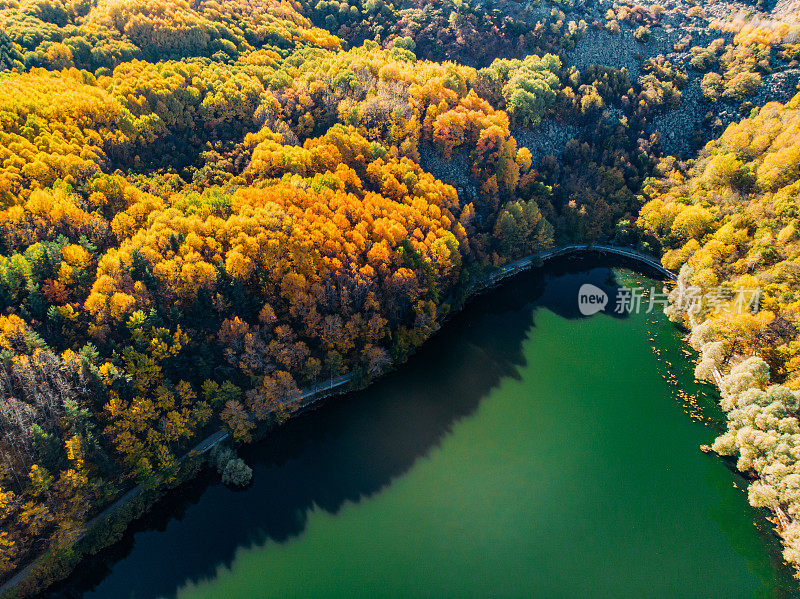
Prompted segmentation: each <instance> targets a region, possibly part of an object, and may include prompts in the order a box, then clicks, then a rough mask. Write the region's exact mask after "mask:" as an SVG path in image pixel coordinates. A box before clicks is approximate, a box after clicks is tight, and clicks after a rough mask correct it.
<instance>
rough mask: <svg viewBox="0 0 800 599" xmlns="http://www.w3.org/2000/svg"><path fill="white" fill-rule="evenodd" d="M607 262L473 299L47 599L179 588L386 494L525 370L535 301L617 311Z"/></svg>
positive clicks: (529, 276)
mask: <svg viewBox="0 0 800 599" xmlns="http://www.w3.org/2000/svg"><path fill="white" fill-rule="evenodd" d="M600 264H603V265H604V266H600ZM608 264H609V261H608V260H607V259H602V262H599V261H598V259H593V258H580V259H575V258H573V259H571V260H569V259H561V260H559V261H557V262H556V261H554V262H552V263H549V264H548V266H547V267H546V268H543V269H539V270H537V271H534V272H532V273H526V274H523V275H520V276H518V277H516V278H514V279H513V280H510V281H508V282H506V283H504V284H503V285H502V286H501V287H500V288H499V289H497V290H495V291H492V292H490V293H487V294H485V295H483V296H481V297H478V298H476V299H474V300H473V301H471V302H470V303H469V305H468V306H467V308H466V309H465V310H464V311H463V312H462V313H460V314H458V315H456V316H455V317H454V318H453V319H452V321H451V322H449V323H448V324H447V325H446V326H445V327H443V329H442V331H441V332H440V333H439V334H438V335H436V336H435V337H434V338H433V339H431V340H430V341H429V342H428V343H427V344H426V345H425V346H424V347H423V348H421V349H420V351H419V352H418V353H417V354H416V355H415V356H413V357H412V358H411V359H410V360H409V361H408V363H407V364H405V365H403V366H402V367H401V368H399V369H398V370H397V371H396V372H394V373H391V374H389V375H387V376H386V377H384V378H383V379H381V380H380V381H378V382H376V383H375V384H373V385H372V386H370V387H369V388H368V389H366V390H364V391H361V392H357V393H352V394H349V395H347V396H345V397H341V398H338V399H334V400H331V401H329V402H328V403H327V404H326V405H324V406H322V407H320V408H319V409H317V410H316V411H313V412H309V413H307V414H305V415H302V416H300V417H298V418H296V419H294V420H292V421H290V422H289V423H287V424H286V425H284V426H283V427H282V428H281V429H279V430H277V431H275V432H274V433H273V434H272V435H271V436H270V437H269V438H268V439H266V440H264V441H262V442H260V443H258V444H256V445H255V446H253V447H248V448H245V449H243V450H242V451H241V454H242V456H243V457H244V459H245V461H246V462H248V463H249V464H250V465H251V466H252V467H253V470H254V473H253V483H252V485H251V486H250V487H249V488H247V489H245V490H242V491H231V490H229V489H227V488H225V487H223V486H222V485H221V484H220V483H219V482H218V477H216V476H214V475H212V474H210V473H206V474H204V475H202V476H200V477H199V478H198V479H196V480H195V481H193V482H191V483H189V484H187V485H185V486H183V487H181V488H180V489H178V490H177V491H176V492H175V493H173V494H171V495H170V496H168V497H167V498H166V499H165V500H163V501H162V502H161V503H160V504H159V505H158V506H157V508H156V509H155V510H154V511H153V512H151V513H150V514H149V515H148V516H147V517H146V518H144V519H143V520H142V521H140V522H137V523H135V524H134V525H133V526H131V528H130V529H129V530H128V532H127V533H126V534H125V536H124V537H123V539H122V540H121V541H120V542H119V543H118V544H117V545H116V546H114V547H112V548H110V549H109V550H106V551H104V552H101V554H100V555H98V556H95V557H94V558H92V559H89V560H86V562H85V563H84V564H82V565H81V567H80V568H79V570H78V572H77V573H75V574H73V576H72V577H71V578H70V579H69V580H68V581H67V582H66V583H64V584H62V585H60V586H59V588H58V589H56V590H54V591H53V592H52V593H51V595H50V597H59V598H62V597H63V598H66V597H70V598H72V597H83V596H87V597H114V598H123V597H136V598H137V599H150V598H155V597H172V596H175V594H176V592H177V590H178V589H179V588H180V587H182V586H183V585H184V584H185V583H186V582H187V581H190V580H191V581H200V580H203V579H207V578H213V577H214V576H215V573H216V571H217V568H218V567H220V566H221V565H224V566H230V564H231V562H232V561H233V559H234V557H235V554H236V551H237V550H238V549H239V548H242V547H248V546H253V545H255V546H258V545H262V544H264V543H265V542H266V541H268V540H270V541H273V542H278V543H281V542H285V541H287V540H288V539H290V538H292V537H294V536H297V535H299V534H301V533H302V532H303V531H304V529H305V525H306V520H307V515H308V513H309V511H310V510H312V509H314V508H315V507H316V508H317V509H323V510H326V511H328V512H331V513H336V512H338V511H339V510H340V509H341V507H342V505H343V504H344V503H345V502H346V501H351V502H358V501H360V500H361V499H363V498H367V497H369V496H371V495H374V494H376V493H378V492H380V491H381V490H382V489H383V488H384V487H386V486H387V485H389V484H391V482H392V481H393V480H394V479H396V478H398V477H400V476H402V475H403V474H404V473H406V472H407V471H409V470H410V469H411V468H412V466H413V465H414V463H415V462H416V461H417V460H418V459H419V458H421V457H423V456H425V455H426V454H428V453H429V452H430V451H431V450H432V449H433V448H435V447H437V446H438V445H439V444H440V443H441V441H442V439H443V438H444V437H445V436H446V435H447V434H448V433H449V432H450V431H451V430H452V427H453V425H454V424H455V423H456V422H457V421H458V420H460V419H461V418H464V417H465V416H468V415H469V414H471V413H473V412H474V411H475V410H476V408H477V407H478V405H479V404H480V402H481V400H482V399H483V398H484V397H485V396H486V395H487V394H488V393H489V392H490V390H491V389H492V388H494V387H495V386H497V385H498V383H499V382H500V380H501V379H502V378H504V377H516V376H518V372H519V370H520V368H521V367H522V366H524V362H525V358H524V356H523V353H522V344H523V341H524V340H525V338H526V337H527V335H528V334H529V331H530V329H531V327H532V326H533V324H534V322H533V321H534V314H535V310H534V308H536V307H544V308H547V309H549V310H552V311H553V312H555V313H557V314H559V315H561V316H563V317H565V318H579V317H581V316H580V314H579V312H578V309H577V290H578V288H579V287H580V285H581V284H583V283H586V282H590V283H592V284H594V285H596V286H598V287H601V288H603V289H605V290H606V292H607V293H608V294H609V298H610V303H611V305H612V310H613V303H614V298H615V296H616V288H617V284H616V282H615V281H614V277H613V273H612V271H611V270H610V268H609V267H608V266H607V265H608ZM554 359H555V356H554Z"/></svg>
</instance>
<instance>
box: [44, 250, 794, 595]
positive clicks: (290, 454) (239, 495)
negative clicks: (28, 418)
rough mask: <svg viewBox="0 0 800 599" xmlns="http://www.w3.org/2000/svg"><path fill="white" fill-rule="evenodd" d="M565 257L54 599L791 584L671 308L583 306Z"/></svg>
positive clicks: (580, 591) (173, 504)
mask: <svg viewBox="0 0 800 599" xmlns="http://www.w3.org/2000/svg"><path fill="white" fill-rule="evenodd" d="M607 264H608V262H607V261H604V262H603V263H598V262H596V261H592V260H591V259H586V258H581V259H572V260H559V261H554V262H553V263H552V264H549V265H548V267H547V268H545V269H540V270H539V271H537V272H534V273H529V274H526V275H522V276H519V277H517V278H515V279H513V280H511V281H509V282H507V283H505V284H504V285H503V286H502V287H501V288H499V289H497V290H495V291H492V292H491V293H488V294H486V295H484V296H482V297H480V298H477V299H476V300H474V301H473V302H471V303H470V304H469V306H468V307H467V309H465V310H464V311H463V312H462V313H461V314H459V315H457V316H456V317H454V318H453V319H452V320H451V321H450V322H449V323H448V324H447V325H445V326H444V327H443V329H442V331H441V332H440V333H439V334H438V335H437V336H436V337H435V338H434V339H432V340H431V341H430V342H429V343H428V344H427V345H425V346H424V347H423V348H422V349H421V350H420V351H419V352H418V353H417V354H416V355H415V356H414V357H413V358H412V359H411V360H409V362H408V363H407V364H405V365H403V366H402V367H400V368H399V369H398V370H397V371H396V372H394V373H392V374H390V375H388V376H387V377H385V378H384V379H382V380H380V381H378V382H376V383H375V384H374V385H372V386H371V387H369V388H368V389H366V390H365V391H362V392H359V393H353V394H350V395H348V396H345V397H341V398H338V399H333V400H331V401H329V402H328V403H327V404H325V405H323V406H321V407H320V408H319V409H317V410H316V411H314V412H311V413H308V414H305V415H302V416H300V417H298V418H296V419H294V420H293V421H290V422H289V423H287V425H285V426H284V427H282V428H281V429H280V430H278V431H276V432H275V433H274V434H273V435H271V436H270V438H269V439H268V440H266V441H265V442H262V443H260V444H258V445H257V446H254V447H250V448H247V449H245V450H244V451H243V452H242V455H243V457H244V458H245V460H246V461H247V462H248V463H249V464H251V465H252V466H253V469H254V480H253V484H252V485H251V486H250V487H249V488H247V489H245V490H243V491H232V490H229V489H227V488H225V487H223V486H222V485H221V484H219V483H218V482H217V481H216V479H215V478H214V477H213V476H211V475H210V474H208V475H206V476H204V477H201V479H199V480H197V481H196V482H194V483H192V484H191V485H189V486H188V487H186V488H183V489H181V490H180V492H179V493H175V494H174V495H172V496H170V497H169V498H168V500H166V501H165V502H163V503H162V504H161V505H160V506H159V508H158V509H157V510H156V511H155V512H154V513H152V514H151V515H150V516H148V518H146V519H145V520H144V521H142V522H140V523H138V524H136V525H135V526H134V527H133V528H131V530H130V531H129V533H128V534H127V535H126V537H125V539H124V540H123V541H122V542H121V543H120V544H119V545H118V546H116V547H115V548H113V549H112V550H110V551H107V552H104V553H102V554H101V555H99V556H97V557H96V558H94V559H93V560H92V561H90V562H87V563H86V564H85V566H84V567H83V568H81V569H80V571H79V572H78V573H76V574H74V575H73V576H72V578H71V579H70V580H68V581H67V582H66V583H65V584H63V585H61V586H60V587H59V588H58V589H56V590H55V591H53V592H52V594H51V597H87V598H88V597H91V598H96V597H114V598H126V597H130V598H136V599H150V598H156V597H170V598H172V597H178V598H181V599H194V598H200V597H202V598H223V597H224V598H226V599H229V598H230V599H238V598H255V597H380V596H395V597H414V596H418V597H422V596H431V597H435V596H442V597H445V596H457V597H487V596H492V597H537V598H546V599H549V598H561V597H565V598H566V597H609V598H611V597H614V598H620V597H631V598H643V597H654V598H662V597H664V598H666V597H669V598H673V597H681V598H683V597H686V598H689V597H698V598H700V597H702V598H712V597H792V596H796V595H797V583H796V582H794V581H793V580H792V579H791V577H790V576H789V573H788V571H787V569H786V566H785V565H784V563H783V562H782V560H781V559H780V547H779V544H778V543H777V541H776V539H775V538H774V536H773V535H772V533H771V531H770V525H769V523H768V522H766V520H765V518H764V515H763V513H761V512H759V511H757V510H754V509H752V508H751V507H750V506H749V505H748V504H747V500H746V495H745V493H744V492H743V489H744V487H745V485H746V481H744V480H743V479H742V478H741V477H739V476H738V475H737V474H736V473H734V472H732V471H731V469H730V468H729V467H728V465H727V464H725V463H724V462H723V461H722V460H721V459H720V458H718V457H717V456H714V455H707V454H704V453H702V452H701V451H700V449H699V446H700V445H701V444H704V443H710V442H711V441H712V440H713V438H714V437H715V436H716V434H717V433H718V432H719V431H720V430H721V427H722V426H723V422H724V420H723V415H722V413H721V412H720V411H719V409H718V407H717V406H716V400H715V392H714V390H713V389H712V388H710V387H707V386H701V385H697V384H696V383H695V382H694V381H693V376H692V367H693V366H692V359H693V355H692V354H691V353H690V352H689V351H688V350H687V349H686V347H685V345H684V344H683V342H682V340H681V333H680V331H678V330H676V329H675V327H674V326H673V325H672V324H671V323H669V321H668V320H667V319H666V318H665V317H664V316H663V314H660V313H655V312H654V313H650V314H645V313H640V314H629V315H609V314H597V315H594V316H591V317H588V318H585V317H581V316H580V314H579V313H578V304H577V294H578V288H579V287H580V286H581V285H582V284H583V283H592V284H594V285H596V286H598V287H601V288H603V289H605V290H606V292H607V293H608V294H609V296H610V298H611V303H612V304H613V302H614V299H613V298H614V297H615V296H616V290H617V288H618V286H619V285H621V284H627V285H638V286H644V287H650V285H651V284H653V282H652V281H651V280H649V279H646V278H645V277H643V276H640V275H636V274H633V273H631V272H630V271H627V270H624V269H619V268H616V269H612V268H610V267H609V266H607Z"/></svg>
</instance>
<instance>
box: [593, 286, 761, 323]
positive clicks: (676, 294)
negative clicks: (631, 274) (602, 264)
mask: <svg viewBox="0 0 800 599" xmlns="http://www.w3.org/2000/svg"><path fill="white" fill-rule="evenodd" d="M760 302H761V289H760V288H758V287H737V288H734V289H730V288H728V287H724V286H718V287H714V288H711V289H709V290H708V291H706V292H703V290H702V289H701V288H700V287H698V286H696V285H691V286H684V285H679V286H678V287H676V288H675V289H674V290H673V291H672V292H669V291H668V290H667V289H666V288H662V289H658V288H657V287H650V288H645V287H620V288H619V289H618V290H617V296H616V298H615V303H614V306H613V311H614V313H616V314H631V313H639V312H645V313H646V314H649V313H651V312H652V311H653V310H655V309H656V308H659V309H660V310H661V311H663V310H664V308H666V307H667V306H668V305H670V304H672V305H673V306H674V307H675V308H677V309H678V310H681V311H683V312H686V313H687V314H690V315H696V314H699V313H700V312H701V311H706V312H727V313H734V314H743V313H745V312H749V313H751V314H755V313H756V312H758V310H759V305H760ZM606 305H608V295H607V294H606V292H605V291H603V290H602V289H600V288H599V287H596V286H594V285H591V284H589V283H586V284H584V285H582V286H581V288H580V290H579V291H578V308H579V310H580V312H581V314H583V315H584V316H591V315H592V314H596V313H598V312H601V311H603V310H605V309H606ZM609 310H611V306H609Z"/></svg>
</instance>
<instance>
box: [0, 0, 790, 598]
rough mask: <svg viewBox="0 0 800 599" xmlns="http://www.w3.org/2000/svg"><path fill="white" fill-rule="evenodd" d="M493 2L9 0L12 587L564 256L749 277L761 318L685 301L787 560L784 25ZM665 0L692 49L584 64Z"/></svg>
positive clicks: (704, 278)
mask: <svg viewBox="0 0 800 599" xmlns="http://www.w3.org/2000/svg"><path fill="white" fill-rule="evenodd" d="M507 4H508V6H506V5H504V6H503V10H499V9H497V8H490V7H489V6H488V5H484V4H481V3H471V2H469V1H468V0H446V1H436V2H433V3H422V2H416V1H408V2H403V3H400V2H386V1H385V0H366V1H365V2H362V1H361V0H349V1H347V2H345V1H342V2H337V1H336V0H331V1H327V0H321V1H320V2H317V3H314V2H307V1H306V0H300V1H297V0H280V1H278V0H193V1H192V2H187V1H185V0H155V1H150V2H143V1H142V0H22V1H19V0H0V308H1V314H0V357H1V358H2V364H3V367H2V369H0V384H1V385H2V397H1V398H0V428H1V429H2V438H0V456H2V460H0V524H1V525H2V527H1V528H0V578H2V579H8V578H10V577H11V576H13V575H14V573H15V572H18V571H19V570H20V569H21V568H23V567H25V566H26V565H28V564H30V563H31V562H32V561H33V560H34V559H35V558H38V560H37V561H36V564H37V568H36V569H35V572H34V574H33V575H32V576H31V577H29V580H28V581H26V586H25V588H19V589H17V590H18V592H19V594H20V595H24V594H26V593H28V594H31V593H35V592H36V591H37V590H39V589H42V588H45V587H46V586H47V585H48V584H50V583H52V582H53V581H55V580H58V579H59V578H62V577H63V576H65V575H66V574H67V573H68V572H69V570H70V569H72V568H73V567H74V566H75V564H76V563H77V562H78V561H79V559H80V557H81V555H82V554H83V553H87V552H92V551H95V550H97V549H99V548H100V547H101V546H102V545H103V544H107V543H108V542H110V540H109V539H96V538H95V537H93V536H91V535H90V536H89V537H88V538H87V537H86V536H85V535H86V532H87V526H88V524H89V523H91V522H92V519H93V518H94V517H95V516H96V515H97V514H99V513H101V512H102V510H103V509H104V508H106V507H107V506H109V505H111V504H112V503H113V502H114V501H115V500H117V499H118V498H119V497H121V496H123V495H124V494H125V493H126V492H128V491H129V490H130V489H132V488H134V487H137V486H139V487H141V488H143V489H145V490H146V491H148V492H150V491H152V492H153V493H154V495H153V496H156V494H157V492H158V491H159V490H163V489H166V488H169V487H171V486H174V485H176V484H178V483H179V482H180V481H182V480H184V479H185V477H186V476H187V474H186V472H185V471H186V470H187V463H188V462H187V461H185V460H184V456H185V455H186V453H187V452H188V451H189V449H191V448H192V447H193V446H194V445H195V444H196V443H197V442H198V441H199V440H200V439H202V438H204V437H205V436H207V435H208V434H210V433H212V432H214V431H217V430H224V431H226V432H228V433H229V434H230V435H231V437H232V439H233V440H234V442H235V443H247V442H252V441H254V440H257V439H259V438H261V437H263V436H264V435H265V434H267V432H268V431H269V429H270V428H271V427H274V426H276V425H279V424H280V423H282V422H283V421H285V420H286V419H287V418H288V417H289V416H290V415H291V414H292V413H293V412H294V411H295V410H296V409H297V408H298V398H299V396H300V393H301V389H307V388H313V387H314V386H316V385H318V384H319V383H320V382H322V381H325V380H329V381H332V380H333V379H334V378H336V377H339V376H341V375H343V374H348V375H350V376H351V377H352V381H353V384H354V386H356V387H358V386H363V385H366V384H367V383H368V382H369V381H370V380H372V379H374V378H375V377H377V376H379V375H380V374H381V373H384V372H386V371H388V370H389V369H391V368H393V367H394V366H396V365H398V364H400V363H402V362H403V361H404V360H405V359H406V358H407V357H408V356H409V355H410V354H411V353H413V352H414V350H415V349H416V348H417V347H419V346H420V345H421V344H422V343H424V342H425V340H426V339H427V338H429V337H430V335H431V334H433V333H434V332H435V331H436V330H437V328H438V327H439V325H440V324H441V323H442V321H443V319H444V318H445V317H446V316H447V314H448V313H449V312H451V311H452V310H454V309H458V308H459V307H460V306H461V305H462V304H463V302H464V301H465V299H466V298H467V297H468V296H469V294H470V292H471V290H472V289H473V288H474V286H475V285H476V284H478V283H479V282H480V281H481V280H482V279H483V278H484V277H485V276H486V275H487V274H488V273H490V272H492V271H493V270H494V269H496V268H498V267H500V266H502V265H504V264H506V263H508V262H510V261H513V260H515V259H518V258H521V257H523V256H527V255H530V254H533V253H536V252H538V251H541V250H544V249H547V248H550V247H553V246H554V245H558V244H559V243H566V242H570V241H587V242H594V241H604V242H608V243H616V244H623V245H630V246H636V247H638V248H639V249H640V250H641V251H645V252H650V253H653V254H658V255H660V256H662V257H663V264H664V265H665V266H666V267H667V268H670V269H674V270H676V271H677V270H678V269H681V284H684V285H693V286H699V287H700V288H702V289H704V290H709V289H711V288H716V287H719V286H724V287H726V288H727V289H735V288H738V287H741V286H751V287H760V288H761V289H763V291H764V295H763V298H762V309H761V310H760V311H759V312H757V313H756V314H751V313H743V314H735V315H734V314H731V313H730V312H727V311H724V310H714V309H712V308H711V307H710V306H703V308H702V310H701V311H700V312H699V313H698V314H683V313H681V312H680V310H678V309H675V310H674V311H673V314H672V316H673V317H674V318H675V319H676V320H683V321H684V322H685V323H686V324H687V325H688V326H689V327H691V328H692V344H693V345H694V346H695V347H696V348H697V349H698V350H699V351H700V352H701V361H700V363H699V365H698V372H697V376H698V378H701V379H705V380H712V381H713V376H712V374H711V373H712V371H713V370H714V369H719V370H721V371H722V372H723V373H725V379H724V383H723V389H722V390H723V406H724V407H725V408H726V410H727V411H728V412H729V431H728V432H726V433H725V434H724V435H723V436H722V437H720V439H719V440H718V442H717V444H716V445H715V448H716V449H717V450H718V451H719V452H720V453H723V454H726V455H731V454H737V453H738V454H739V455H740V456H741V457H740V458H739V462H738V465H739V468H740V469H742V470H743V471H745V472H750V473H753V474H754V475H757V476H758V477H759V478H758V481H757V482H754V483H753V484H752V485H751V488H750V498H751V502H753V503H754V505H758V506H762V507H768V508H771V509H780V510H783V511H785V513H786V514H788V516H789V517H790V518H791V519H792V523H791V526H790V527H789V528H788V529H784V530H782V531H781V534H782V535H783V538H784V540H785V542H786V544H787V550H786V558H787V560H788V561H789V562H790V563H792V564H794V565H795V566H797V567H800V524H797V525H795V524H794V518H796V517H798V516H800V482H798V481H800V462H799V460H800V449H796V447H800V445H797V444H798V443H800V423H798V419H797V410H798V408H800V395H798V393H800V391H799V390H800V342H798V340H797V330H796V326H795V325H796V322H797V318H798V317H797V310H798V306H800V295H798V296H796V295H795V294H798V293H800V291H798V282H800V262H798V254H799V253H800V241H798V239H800V230H799V229H800V222H798V219H800V213H799V212H798V207H797V200H796V198H797V193H798V189H800V145H798V144H800V142H798V141H797V131H798V129H800V96H798V97H796V98H794V99H792V100H791V101H788V102H785V103H783V104H781V103H778V102H766V101H765V100H770V99H774V98H769V97H765V96H764V93H766V92H765V91H764V90H765V88H766V84H765V81H767V80H768V78H769V77H770V76H771V75H772V74H773V73H776V72H777V73H780V72H782V70H785V69H789V70H791V69H795V68H796V67H797V65H798V59H800V46H799V45H798V44H797V43H795V42H794V41H792V40H796V32H797V28H794V29H791V28H790V27H789V25H787V24H786V23H784V22H782V21H765V20H762V21H761V22H760V23H759V24H758V25H752V24H743V23H738V24H737V23H730V22H728V23H722V22H718V23H711V21H712V19H711V17H710V16H709V15H706V14H705V13H704V12H703V11H702V9H700V7H699V6H696V7H694V8H693V9H691V10H684V9H685V7H684V6H682V5H678V6H670V7H668V8H665V6H662V5H660V4H649V5H639V4H634V3H633V2H620V3H616V4H613V5H611V4H603V3H577V2H552V3H549V2H538V1H537V2H534V3H524V4H517V3H507ZM510 4H514V6H510ZM695 9H696V10H695ZM669 15H672V17H669V18H674V19H680V20H682V21H681V22H684V23H687V24H694V26H698V27H699V26H700V25H702V26H703V27H709V30H710V31H712V33H713V35H712V36H711V39H710V41H708V42H707V43H703V44H699V45H692V44H691V40H686V39H684V38H683V37H682V38H681V39H680V40H678V41H676V43H674V44H671V47H670V48H669V52H659V53H657V54H654V55H651V56H646V57H644V56H642V57H641V61H640V64H638V65H637V66H636V68H635V69H633V68H629V67H628V66H625V65H622V66H613V65H608V64H600V63H597V64H595V63H592V64H588V65H582V64H580V65H576V63H575V61H574V60H573V59H572V58H571V56H572V54H570V53H571V52H579V51H580V48H581V46H580V44H581V43H583V42H582V40H584V38H587V37H590V36H591V35H595V36H597V35H602V36H610V38H611V39H615V38H614V36H621V35H623V34H624V33H625V32H626V31H627V32H628V33H630V35H631V36H632V39H635V42H634V43H636V44H639V45H640V46H641V48H645V45H646V44H647V43H648V40H650V39H651V36H653V35H654V34H655V33H656V32H657V31H659V30H661V29H666V28H667V27H668V25H667V24H666V22H665V19H667V18H668V16H669ZM712 25H713V27H712ZM676 53H678V54H680V56H678V54H676ZM681 53H682V54H681ZM637 54H638V51H637ZM673 54H675V56H673ZM681 57H682V58H681ZM693 86H694V87H693ZM695 88H696V90H697V91H698V93H699V96H700V99H699V100H697V101H699V102H701V103H702V105H703V106H705V107H706V108H708V114H707V115H706V117H705V119H704V120H703V122H702V123H701V125H700V126H699V127H698V128H697V129H696V130H692V131H690V132H689V134H687V139H686V140H685V142H686V143H685V146H686V147H685V148H684V150H683V151H682V153H677V154H676V153H674V152H672V153H670V151H668V148H666V145H665V143H664V140H663V139H662V136H661V134H660V133H659V132H658V131H655V130H654V128H653V127H654V123H657V122H659V121H658V119H661V118H664V117H665V115H668V114H671V113H670V111H676V110H680V108H681V107H682V106H683V105H684V103H685V99H684V95H685V94H687V93H689V91H690V90H692V89H695ZM717 114H721V115H727V116H725V118H724V119H723V118H721V117H718V116H715V115H717ZM546 126H548V127H549V126H552V127H556V128H562V129H564V130H566V131H568V132H569V133H570V134H569V135H568V136H567V138H566V139H565V141H564V143H563V144H562V147H560V148H559V147H556V148H553V147H550V146H548V143H549V141H548V140H547V136H546V133H545V127H546ZM569 127H574V131H573V130H571V129H569ZM729 299H730V298H725V301H728V300H729ZM723 303H724V302H723ZM717 307H718V306H717ZM743 373H744V374H743ZM748 377H749V378H748ZM737 381H738V382H737ZM231 476H233V475H231ZM120 526H123V527H124V524H123V525H120ZM117 528H119V527H117ZM118 533H119V530H116V529H115V530H114V531H112V533H109V538H111V537H114V535H118ZM100 536H102V535H100ZM87 539H88V540H87Z"/></svg>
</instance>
